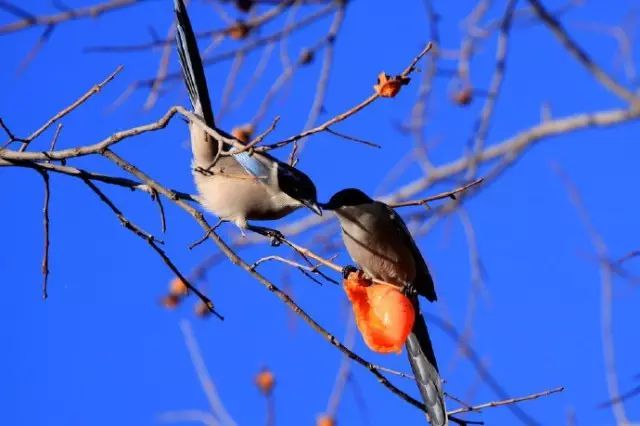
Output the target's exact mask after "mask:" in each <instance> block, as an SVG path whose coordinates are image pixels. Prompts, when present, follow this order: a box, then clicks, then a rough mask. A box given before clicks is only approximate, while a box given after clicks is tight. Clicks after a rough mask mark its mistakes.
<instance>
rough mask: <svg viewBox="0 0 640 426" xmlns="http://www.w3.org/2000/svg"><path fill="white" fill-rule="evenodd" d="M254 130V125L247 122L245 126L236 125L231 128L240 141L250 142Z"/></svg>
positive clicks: (232, 133) (233, 134)
mask: <svg viewBox="0 0 640 426" xmlns="http://www.w3.org/2000/svg"><path fill="white" fill-rule="evenodd" d="M253 132H255V128H254V127H253V125H252V124H245V125H243V126H238V127H234V128H233V130H231V135H232V136H233V137H234V138H236V139H238V140H239V141H240V142H243V143H248V142H249V141H250V140H251V138H252V137H253Z"/></svg>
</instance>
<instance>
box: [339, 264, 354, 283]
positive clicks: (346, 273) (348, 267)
mask: <svg viewBox="0 0 640 426" xmlns="http://www.w3.org/2000/svg"><path fill="white" fill-rule="evenodd" d="M352 272H358V268H356V267H355V266H353V265H345V266H344V268H342V278H344V279H345V280H346V279H347V278H349V275H351V273H352Z"/></svg>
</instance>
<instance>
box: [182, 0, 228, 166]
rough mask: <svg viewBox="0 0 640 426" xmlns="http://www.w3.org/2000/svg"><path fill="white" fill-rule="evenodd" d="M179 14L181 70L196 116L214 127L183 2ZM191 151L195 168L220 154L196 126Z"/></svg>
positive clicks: (208, 163)
mask: <svg viewBox="0 0 640 426" xmlns="http://www.w3.org/2000/svg"><path fill="white" fill-rule="evenodd" d="M173 4H174V9H175V13H176V45H177V48H178V55H179V56H180V66H181V68H182V74H183V77H184V81H185V84H186V85H187V91H188V92H189V99H190V100H191V105H192V106H193V112H194V113H195V114H196V115H197V116H199V117H200V118H202V120H204V122H205V124H206V125H207V126H209V127H211V128H213V127H214V125H215V122H214V119H213V110H212V108H211V99H210V98H209V89H208V88H207V80H206V78H205V75H204V67H203V66H202V59H201V58H200V51H199V50H198V43H197V42H196V37H195V35H194V33H193V28H192V27H191V21H190V20H189V15H188V14H187V9H186V8H185V6H184V2H183V0H174V3H173ZM189 127H190V129H191V150H192V151H193V157H194V166H199V167H204V168H207V167H209V166H210V165H211V164H212V162H213V161H214V160H215V158H216V156H217V153H218V143H217V142H216V141H213V140H212V138H211V137H210V136H209V135H208V134H207V133H206V132H205V131H204V130H203V129H202V128H201V127H200V126H198V125H197V124H195V123H190V125H189Z"/></svg>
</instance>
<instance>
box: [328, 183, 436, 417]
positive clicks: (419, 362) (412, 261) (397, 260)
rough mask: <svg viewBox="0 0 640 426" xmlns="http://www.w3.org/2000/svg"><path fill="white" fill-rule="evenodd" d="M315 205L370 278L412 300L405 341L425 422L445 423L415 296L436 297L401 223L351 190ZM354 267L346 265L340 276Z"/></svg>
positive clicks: (380, 204) (428, 342)
mask: <svg viewBox="0 0 640 426" xmlns="http://www.w3.org/2000/svg"><path fill="white" fill-rule="evenodd" d="M320 206H321V207H322V208H323V209H324V210H327V211H333V212H334V213H335V215H336V216H337V218H338V221H339V222H340V227H341V229H342V239H343V241H344V245H345V247H346V249H347V252H348V253H349V256H350V257H351V259H352V260H353V261H354V262H355V263H356V264H357V265H358V266H359V267H360V268H361V269H362V271H364V273H365V274H366V275H367V276H368V277H369V278H374V279H378V280H382V281H386V282H388V283H392V284H398V285H402V286H403V290H404V292H405V294H406V295H407V296H408V297H409V298H410V300H411V302H412V303H413V305H414V310H415V312H416V318H415V322H414V325H413V328H412V329H411V333H410V334H409V336H408V337H407V341H406V343H405V347H406V349H407V355H408V358H409V363H410V364H411V369H412V370H413V373H414V376H415V378H416V383H417V385H418V389H419V390H420V394H421V395H422V399H423V401H424V403H425V406H426V407H427V415H428V420H429V421H430V423H431V424H432V425H433V426H445V425H447V424H448V419H447V410H446V406H445V402H444V392H443V389H442V383H441V379H440V374H439V372H438V364H437V361H436V357H435V353H434V350H433V345H432V344H431V339H430V337H429V332H428V329H427V325H426V323H425V321H424V318H423V316H422V314H421V313H420V309H419V301H418V297H417V296H418V295H420V296H423V297H425V298H426V299H427V300H428V301H430V302H434V301H436V300H437V296H436V292H435V287H434V283H433V278H432V277H431V273H430V272H429V268H428V267H427V264H426V262H425V260H424V258H423V257H422V254H421V253H420V250H419V249H418V247H417V245H416V243H415V241H414V240H413V237H412V236H411V233H410V232H409V230H408V229H407V226H406V224H405V223H404V221H403V220H402V218H401V217H400V216H399V215H398V214H397V213H396V212H395V211H394V210H393V209H392V208H391V207H389V206H388V205H387V204H385V203H383V202H380V201H376V200H373V199H372V198H370V197H369V196H368V195H367V194H365V193H364V192H362V191H361V190H359V189H355V188H347V189H343V190H341V191H338V192H337V193H335V194H334V195H333V196H332V197H331V198H330V199H329V201H328V202H327V203H320ZM354 269H355V268H354V267H353V266H346V267H345V268H344V270H343V273H344V275H345V277H346V276H347V275H348V274H349V272H351V271H353V270H354Z"/></svg>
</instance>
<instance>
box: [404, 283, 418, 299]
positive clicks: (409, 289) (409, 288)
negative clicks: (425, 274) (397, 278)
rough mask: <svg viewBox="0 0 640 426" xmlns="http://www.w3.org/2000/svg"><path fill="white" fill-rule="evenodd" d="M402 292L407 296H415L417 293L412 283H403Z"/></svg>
mask: <svg viewBox="0 0 640 426" xmlns="http://www.w3.org/2000/svg"><path fill="white" fill-rule="evenodd" d="M402 293H403V294H404V295H405V296H407V297H415V296H417V295H418V289H417V288H416V287H415V286H414V285H413V284H405V285H404V287H403V288H402Z"/></svg>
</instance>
